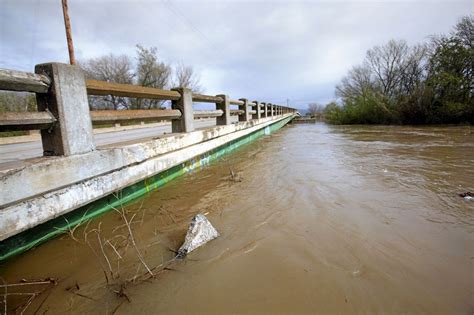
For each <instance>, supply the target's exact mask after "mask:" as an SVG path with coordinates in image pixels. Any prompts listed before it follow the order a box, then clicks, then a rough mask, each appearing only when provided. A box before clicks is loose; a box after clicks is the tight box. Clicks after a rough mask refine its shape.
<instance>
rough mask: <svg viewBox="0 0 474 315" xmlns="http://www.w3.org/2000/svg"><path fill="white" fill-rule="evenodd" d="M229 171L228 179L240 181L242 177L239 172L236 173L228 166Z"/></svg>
mask: <svg viewBox="0 0 474 315" xmlns="http://www.w3.org/2000/svg"><path fill="white" fill-rule="evenodd" d="M229 171H230V181H231V182H236V183H240V182H241V181H242V177H241V176H240V175H239V174H236V173H235V172H234V170H233V169H232V168H229Z"/></svg>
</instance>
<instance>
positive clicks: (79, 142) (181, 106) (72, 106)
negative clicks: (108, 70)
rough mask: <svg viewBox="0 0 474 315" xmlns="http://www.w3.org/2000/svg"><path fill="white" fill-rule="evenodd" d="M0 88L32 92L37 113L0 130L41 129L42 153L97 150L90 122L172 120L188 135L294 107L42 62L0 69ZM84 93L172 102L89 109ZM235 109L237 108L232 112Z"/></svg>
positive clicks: (0, 116) (15, 115)
mask: <svg viewBox="0 0 474 315" xmlns="http://www.w3.org/2000/svg"><path fill="white" fill-rule="evenodd" d="M0 90H8V91H17V92H33V93H36V100H37V105H38V112H3V113H0V131H12V130H37V129H39V130H41V138H42V144H43V152H44V155H73V154H80V153H85V152H90V151H92V150H94V149H95V144H94V139H93V133H92V124H93V123H94V124H107V123H117V122H123V121H130V120H138V121H149V120H170V121H171V125H172V132H173V133H179V132H191V131H193V130H194V123H193V122H194V119H195V118H212V117H215V118H216V124H217V125H229V124H231V120H230V116H231V115H232V116H238V117H239V121H250V120H254V119H260V118H264V117H277V116H281V115H283V114H286V113H293V112H296V109H293V108H290V107H285V106H280V105H276V104H271V103H264V102H259V101H251V102H250V101H248V99H245V98H241V99H239V100H234V99H230V97H229V96H228V95H224V94H221V95H204V94H197V93H193V92H192V91H191V90H189V89H187V88H176V89H171V90H163V89H158V88H150V87H142V86H137V85H131V84H119V83H111V82H104V81H97V80H86V79H85V77H84V74H83V72H82V70H81V69H80V68H79V67H78V66H71V65H66V64H60V63H47V64H40V65H37V66H36V67H35V73H28V72H21V71H15V70H6V69H0ZM88 95H114V96H121V97H131V98H145V99H158V100H169V101H171V109H164V110H161V109H160V110H157V109H138V110H97V111H90V110H89V103H88ZM193 102H204V103H214V104H216V109H215V110H194V109H193ZM230 106H237V108H238V109H231V108H230Z"/></svg>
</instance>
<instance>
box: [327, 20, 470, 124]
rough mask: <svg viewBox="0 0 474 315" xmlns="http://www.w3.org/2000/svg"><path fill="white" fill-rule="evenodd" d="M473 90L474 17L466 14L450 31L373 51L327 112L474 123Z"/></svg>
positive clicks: (353, 119) (337, 120) (360, 120)
mask: <svg viewBox="0 0 474 315" xmlns="http://www.w3.org/2000/svg"><path fill="white" fill-rule="evenodd" d="M473 94H474V17H473V16H464V17H462V18H461V19H460V20H459V22H458V23H457V24H456V25H455V27H454V29H453V30H452V32H451V33H450V34H449V35H442V36H433V37H432V38H430V40H429V41H428V42H426V43H422V44H418V45H414V46H409V45H408V44H407V43H406V42H405V41H404V40H390V41H389V42H388V43H386V44H385V45H382V46H375V47H373V48H372V49H370V50H368V51H367V54H366V57H365V59H364V61H363V62H362V64H360V65H357V66H354V67H353V68H352V69H351V70H350V71H349V72H348V73H347V75H346V76H345V77H344V78H343V79H342V80H341V82H340V83H339V84H338V85H337V86H336V97H337V98H338V99H339V103H337V102H331V103H329V104H328V105H326V108H325V109H324V116H325V119H326V121H327V122H329V123H332V124H460V123H470V124H473V123H474V95H473Z"/></svg>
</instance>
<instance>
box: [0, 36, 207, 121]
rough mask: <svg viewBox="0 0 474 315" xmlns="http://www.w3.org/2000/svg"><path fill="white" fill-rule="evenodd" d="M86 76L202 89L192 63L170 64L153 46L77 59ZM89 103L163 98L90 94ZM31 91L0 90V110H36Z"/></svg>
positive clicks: (144, 105)
mask: <svg viewBox="0 0 474 315" xmlns="http://www.w3.org/2000/svg"><path fill="white" fill-rule="evenodd" d="M79 66H80V67H81V68H82V69H83V70H84V73H85V76H86V78H87V79H94V80H101V81H107V82H115V83H124V84H136V85H140V86H145V87H153V88H160V89H169V88H174V87H186V88H190V89H192V90H193V91H194V92H196V93H199V92H203V88H202V86H201V85H200V77H199V75H198V74H197V73H196V71H195V70H194V68H193V67H191V66H185V65H183V64H178V65H177V66H175V67H173V66H171V65H169V64H166V63H165V62H162V61H160V60H159V58H158V52H157V49H156V48H155V47H150V48H145V47H143V46H141V45H137V46H136V56H135V60H133V59H132V58H131V57H130V56H127V55H114V54H109V55H104V56H101V57H98V58H92V59H88V60H84V61H81V62H79ZM89 106H90V108H91V109H92V110H95V109H150V108H162V106H163V101H160V100H152V99H136V98H128V97H117V96H112V95H107V96H89ZM35 110H36V100H35V96H34V94H29V93H14V92H0V112H2V111H35Z"/></svg>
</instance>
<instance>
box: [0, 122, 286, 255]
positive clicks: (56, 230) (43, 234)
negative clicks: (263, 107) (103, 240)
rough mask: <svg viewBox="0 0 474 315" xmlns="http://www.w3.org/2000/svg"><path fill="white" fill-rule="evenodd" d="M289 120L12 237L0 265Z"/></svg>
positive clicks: (2, 247) (3, 245)
mask: <svg viewBox="0 0 474 315" xmlns="http://www.w3.org/2000/svg"><path fill="white" fill-rule="evenodd" d="M292 118H293V117H288V118H286V119H283V120H280V121H278V122H275V123H273V124H271V125H269V126H267V127H265V128H262V129H259V130H257V131H255V132H253V133H251V134H248V135H245V136H243V137H241V138H239V139H236V140H234V141H231V142H229V143H226V144H224V145H222V146H220V147H217V148H215V149H213V150H211V151H209V152H206V153H204V154H202V155H199V156H196V157H194V158H192V159H190V160H188V161H186V162H184V163H181V164H180V165H177V166H174V167H172V168H170V169H168V170H166V171H163V172H161V173H158V174H156V175H154V176H151V177H149V178H147V179H145V180H143V181H140V182H138V183H136V184H133V185H131V186H128V187H126V188H124V189H122V190H121V191H120V192H119V193H118V195H119V198H117V194H110V195H108V196H106V197H104V198H101V199H99V200H96V201H94V202H92V203H90V204H88V205H86V206H83V207H81V208H79V209H76V210H74V211H71V212H69V213H67V214H65V215H62V216H60V217H57V218H55V219H52V220H50V221H48V222H45V223H43V224H40V225H38V226H35V227H33V228H31V229H29V230H26V231H24V232H22V233H19V234H17V235H14V236H12V237H10V238H8V239H6V240H4V241H2V242H0V261H4V260H6V259H9V258H11V257H13V256H15V255H18V254H20V253H23V252H25V251H27V250H29V249H31V248H33V247H36V246H38V245H40V244H41V243H43V242H45V241H47V240H49V239H51V238H53V237H56V236H58V235H60V234H63V233H65V232H67V231H69V229H71V228H73V227H75V226H77V225H79V224H82V223H84V222H87V221H88V220H90V219H92V218H94V217H97V216H99V215H102V214H103V213H105V212H107V211H109V210H111V209H113V208H117V207H120V206H123V205H126V204H129V203H131V202H132V201H135V200H137V199H138V198H140V197H142V196H144V195H145V194H147V193H149V192H151V191H153V190H156V189H157V188H159V187H162V186H163V185H165V184H166V183H168V182H169V181H171V180H173V179H175V178H176V177H178V176H181V175H183V174H186V173H188V172H190V171H192V170H194V169H197V168H200V167H201V166H204V165H207V164H209V163H211V162H212V161H215V160H217V159H219V158H220V157H221V156H223V155H225V154H228V153H230V152H232V151H234V150H235V149H237V148H238V147H240V146H242V145H244V144H247V143H250V142H252V141H253V140H255V139H257V138H259V137H261V136H262V135H264V134H270V133H272V132H274V131H276V130H278V129H280V128H281V127H283V126H284V125H286V124H287V123H288V122H289V121H290V120H291V119H292Z"/></svg>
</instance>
